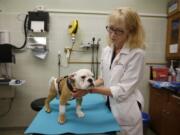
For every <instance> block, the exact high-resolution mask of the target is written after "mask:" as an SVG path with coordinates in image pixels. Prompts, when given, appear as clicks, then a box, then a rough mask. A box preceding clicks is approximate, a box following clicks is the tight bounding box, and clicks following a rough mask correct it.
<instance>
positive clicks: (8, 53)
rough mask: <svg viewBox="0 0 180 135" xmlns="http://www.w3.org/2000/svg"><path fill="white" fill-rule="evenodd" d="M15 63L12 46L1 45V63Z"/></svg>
mask: <svg viewBox="0 0 180 135" xmlns="http://www.w3.org/2000/svg"><path fill="white" fill-rule="evenodd" d="M12 62H14V55H13V53H12V46H11V45H9V44H0V63H12Z"/></svg>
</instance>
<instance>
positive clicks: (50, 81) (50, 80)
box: [48, 76, 56, 87]
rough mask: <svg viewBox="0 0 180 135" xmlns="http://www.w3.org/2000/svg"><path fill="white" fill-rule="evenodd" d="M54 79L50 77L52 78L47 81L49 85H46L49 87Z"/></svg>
mask: <svg viewBox="0 0 180 135" xmlns="http://www.w3.org/2000/svg"><path fill="white" fill-rule="evenodd" d="M55 79H56V78H55V77H54V76H52V77H51V78H50V79H49V83H48V84H49V85H48V86H49V87H50V86H51V83H52V81H54V80H55Z"/></svg>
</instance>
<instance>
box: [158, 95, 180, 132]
mask: <svg viewBox="0 0 180 135" xmlns="http://www.w3.org/2000/svg"><path fill="white" fill-rule="evenodd" d="M179 122H180V97H177V96H175V95H173V96H170V100H169V102H168V104H167V106H166V107H165V109H164V111H163V115H162V128H161V135H180V124H179Z"/></svg>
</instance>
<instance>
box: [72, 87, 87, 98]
mask: <svg viewBox="0 0 180 135" xmlns="http://www.w3.org/2000/svg"><path fill="white" fill-rule="evenodd" d="M74 91H75V92H72V96H73V97H74V98H81V97H82V96H84V95H86V94H88V93H89V91H88V90H79V89H74Z"/></svg>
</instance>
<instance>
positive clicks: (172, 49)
mask: <svg viewBox="0 0 180 135" xmlns="http://www.w3.org/2000/svg"><path fill="white" fill-rule="evenodd" d="M177 52H178V44H171V45H169V53H177Z"/></svg>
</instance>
